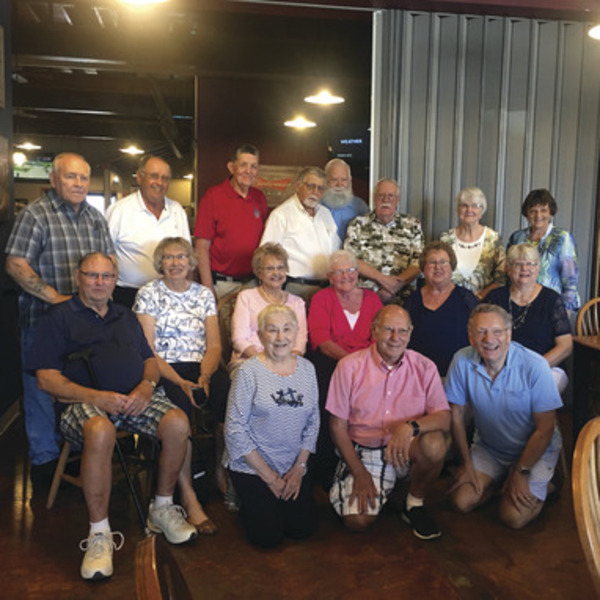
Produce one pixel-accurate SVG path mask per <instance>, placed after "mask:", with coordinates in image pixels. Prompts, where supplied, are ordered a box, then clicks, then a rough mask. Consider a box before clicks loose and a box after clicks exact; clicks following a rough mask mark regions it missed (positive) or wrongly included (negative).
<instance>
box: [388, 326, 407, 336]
mask: <svg viewBox="0 0 600 600" xmlns="http://www.w3.org/2000/svg"><path fill="white" fill-rule="evenodd" d="M381 330H382V331H383V332H384V333H386V334H387V335H394V334H396V335H399V336H400V337H406V336H407V335H408V334H409V333H410V332H411V331H412V327H409V328H408V329H406V328H404V327H390V326H389V325H384V326H382V327H381Z"/></svg>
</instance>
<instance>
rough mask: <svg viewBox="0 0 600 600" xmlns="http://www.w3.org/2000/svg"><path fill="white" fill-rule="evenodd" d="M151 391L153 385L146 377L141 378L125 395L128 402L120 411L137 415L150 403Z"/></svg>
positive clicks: (133, 415) (129, 414) (152, 390)
mask: <svg viewBox="0 0 600 600" xmlns="http://www.w3.org/2000/svg"><path fill="white" fill-rule="evenodd" d="M153 392H154V386H153V385H152V384H151V383H150V382H149V381H148V380H147V379H142V381H140V383H139V384H138V385H137V386H136V387H135V388H134V389H133V390H132V391H131V392H130V393H129V395H128V396H127V398H128V402H127V404H126V406H125V408H124V410H123V411H122V412H123V414H125V415H128V416H131V417H137V416H138V415H139V414H141V413H143V412H144V411H145V410H146V407H147V406H148V404H150V400H151V399H152V393H153Z"/></svg>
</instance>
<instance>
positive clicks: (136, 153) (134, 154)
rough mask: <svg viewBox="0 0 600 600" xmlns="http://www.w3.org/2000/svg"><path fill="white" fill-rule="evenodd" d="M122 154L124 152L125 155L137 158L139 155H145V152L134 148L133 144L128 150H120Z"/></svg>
mask: <svg viewBox="0 0 600 600" xmlns="http://www.w3.org/2000/svg"><path fill="white" fill-rule="evenodd" d="M119 151H120V152H123V154H131V156H137V155H138V154H144V150H142V149H141V148H138V147H137V146H134V145H133V144H131V146H129V147H127V148H119Z"/></svg>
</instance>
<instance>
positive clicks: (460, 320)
mask: <svg viewBox="0 0 600 600" xmlns="http://www.w3.org/2000/svg"><path fill="white" fill-rule="evenodd" d="M419 265H420V267H421V271H423V275H424V277H425V285H424V286H423V287H422V288H421V289H419V290H416V291H415V292H413V293H412V294H411V295H410V296H409V297H408V299H407V300H406V302H405V303H404V308H405V309H406V310H407V311H408V313H409V314H410V318H411V320H412V324H413V332H412V335H411V338H410V342H409V344H408V347H409V348H411V349H412V350H416V351H417V352H420V353H421V354H424V355H425V356H427V357H428V358H430V359H431V360H432V361H433V362H434V363H435V364H436V366H437V368H438V371H439V373H440V375H441V376H442V377H445V376H446V371H447V370H448V367H449V366H450V361H451V360H452V357H453V356H454V353H455V352H456V351H457V350H460V348H463V347H464V346H468V345H469V336H468V334H467V322H468V320H469V315H470V314H471V311H472V310H473V309H474V308H475V306H477V304H478V301H477V298H476V297H475V295H474V294H473V292H471V291H469V290H468V289H466V288H464V287H462V286H458V285H455V284H454V283H452V272H453V271H454V269H456V255H455V254H454V250H453V249H452V246H450V244H447V243H445V242H437V241H436V242H430V243H429V244H427V246H425V249H424V250H423V254H422V255H421V258H420V259H419Z"/></svg>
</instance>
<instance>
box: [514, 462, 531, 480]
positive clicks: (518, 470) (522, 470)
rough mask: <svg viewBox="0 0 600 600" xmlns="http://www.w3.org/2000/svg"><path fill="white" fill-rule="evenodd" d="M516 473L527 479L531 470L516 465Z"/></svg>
mask: <svg viewBox="0 0 600 600" xmlns="http://www.w3.org/2000/svg"><path fill="white" fill-rule="evenodd" d="M517 472H518V473H521V475H524V476H525V477H529V476H530V475H531V469H528V468H527V467H524V466H523V465H517Z"/></svg>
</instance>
